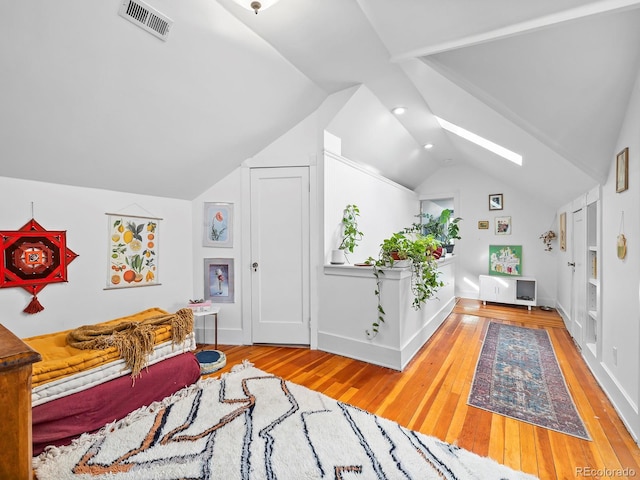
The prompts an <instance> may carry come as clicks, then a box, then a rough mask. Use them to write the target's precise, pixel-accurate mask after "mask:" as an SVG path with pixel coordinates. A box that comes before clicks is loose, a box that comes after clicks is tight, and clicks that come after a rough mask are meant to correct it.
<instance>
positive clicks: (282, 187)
mask: <svg viewBox="0 0 640 480" xmlns="http://www.w3.org/2000/svg"><path fill="white" fill-rule="evenodd" d="M250 181H251V187H250V190H251V193H250V195H251V214H250V217H251V218H250V229H251V247H250V251H251V258H250V265H251V329H252V334H251V340H252V342H253V343H274V344H297V345H309V343H310V330H309V327H310V234H309V231H310V222H309V213H310V212H309V206H310V193H309V190H310V185H309V168H308V167H274V168H251V174H250Z"/></svg>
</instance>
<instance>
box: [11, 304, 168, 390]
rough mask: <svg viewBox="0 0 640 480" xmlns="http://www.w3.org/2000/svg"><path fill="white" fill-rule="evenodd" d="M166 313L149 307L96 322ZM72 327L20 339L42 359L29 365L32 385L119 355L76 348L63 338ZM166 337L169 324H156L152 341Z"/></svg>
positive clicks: (102, 362) (70, 373)
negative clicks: (123, 315)
mask: <svg viewBox="0 0 640 480" xmlns="http://www.w3.org/2000/svg"><path fill="white" fill-rule="evenodd" d="M167 313H169V312H167V311H165V310H162V309H161V308H149V309H147V310H144V311H142V312H138V313H136V314H133V315H129V316H127V317H121V318H117V319H115V320H109V321H108V322H102V323H98V324H97V325H111V324H118V323H120V322H131V321H134V322H140V321H142V320H144V319H146V318H149V317H155V316H157V315H166V314H167ZM72 330H75V329H72ZM72 330H65V331H62V332H54V333H47V334H44V335H39V336H36V337H30V338H23V339H22V340H23V341H24V342H25V343H26V344H27V345H29V346H30V347H31V348H33V349H34V350H35V351H37V352H38V353H39V354H40V355H41V356H42V361H40V362H37V363H34V364H33V375H32V380H31V384H32V387H36V386H38V385H40V384H43V383H47V382H51V381H53V380H57V379H59V378H63V377H68V376H70V375H73V374H75V373H78V372H81V371H83V370H88V369H90V368H95V367H99V366H100V365H104V364H105V363H109V362H113V361H115V360H118V359H120V354H119V352H118V350H117V349H116V348H115V347H110V348H107V349H105V350H80V349H78V348H74V347H71V346H69V345H68V344H67V340H66V339H67V334H68V333H69V332H70V331H72ZM170 340H171V326H170V325H161V326H159V327H158V328H157V329H156V336H155V343H156V344H159V343H163V342H168V341H170Z"/></svg>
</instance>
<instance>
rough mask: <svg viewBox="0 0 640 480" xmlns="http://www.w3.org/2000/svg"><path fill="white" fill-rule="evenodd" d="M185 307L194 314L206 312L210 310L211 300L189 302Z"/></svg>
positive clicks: (201, 299) (202, 299)
mask: <svg viewBox="0 0 640 480" xmlns="http://www.w3.org/2000/svg"><path fill="white" fill-rule="evenodd" d="M187 307H188V308H190V309H191V310H193V311H194V312H206V311H208V310H211V300H205V299H204V298H200V299H198V300H189V303H188V304H187Z"/></svg>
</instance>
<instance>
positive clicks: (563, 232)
mask: <svg viewBox="0 0 640 480" xmlns="http://www.w3.org/2000/svg"><path fill="white" fill-rule="evenodd" d="M560 250H562V251H563V252H566V251H567V212H562V213H561V214H560Z"/></svg>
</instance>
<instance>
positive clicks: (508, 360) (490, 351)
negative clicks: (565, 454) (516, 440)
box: [467, 322, 591, 440]
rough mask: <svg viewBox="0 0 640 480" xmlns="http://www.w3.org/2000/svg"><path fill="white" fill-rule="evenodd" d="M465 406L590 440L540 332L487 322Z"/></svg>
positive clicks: (546, 341) (555, 360)
mask: <svg viewBox="0 0 640 480" xmlns="http://www.w3.org/2000/svg"><path fill="white" fill-rule="evenodd" d="M467 403H468V404H469V405H472V406H474V407H478V408H482V409H484V410H489V411H490V412H495V413H499V414H501V415H505V416H507V417H511V418H515V419H517V420H522V421H523V422H527V423H531V424H533V425H537V426H540V427H544V428H548V429H550V430H555V431H558V432H561V433H566V434H568V435H573V436H575V437H578V438H582V439H585V440H591V438H590V437H589V434H588V433H587V429H586V428H585V426H584V423H583V422H582V419H581V418H580V415H578V412H577V410H576V406H575V404H574V403H573V399H572V398H571V395H570V394H569V391H568V390H567V385H566V383H565V380H564V376H563V375H562V371H561V370H560V366H559V365H558V360H557V359H556V355H555V352H554V350H553V346H552V345H551V340H550V339H549V334H548V333H547V332H546V330H543V329H536V328H524V327H516V326H513V325H505V324H501V323H497V322H491V323H490V324H489V327H488V330H487V335H486V337H485V339H484V344H483V345H482V351H481V352H480V358H479V359H478V364H477V366H476V371H475V375H474V378H473V384H472V386H471V392H470V393H469V400H468V402H467Z"/></svg>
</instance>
